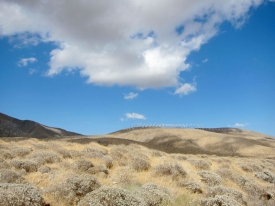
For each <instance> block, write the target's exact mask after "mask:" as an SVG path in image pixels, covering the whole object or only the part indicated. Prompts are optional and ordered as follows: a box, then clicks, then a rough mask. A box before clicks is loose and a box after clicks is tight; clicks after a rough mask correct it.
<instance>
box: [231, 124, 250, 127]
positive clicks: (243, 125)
mask: <svg viewBox="0 0 275 206" xmlns="http://www.w3.org/2000/svg"><path fill="white" fill-rule="evenodd" d="M247 125H248V123H236V124H235V125H234V126H235V127H245V126H247Z"/></svg>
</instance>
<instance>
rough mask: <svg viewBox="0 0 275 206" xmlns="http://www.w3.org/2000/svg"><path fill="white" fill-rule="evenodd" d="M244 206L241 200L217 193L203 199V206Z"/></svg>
mask: <svg viewBox="0 0 275 206" xmlns="http://www.w3.org/2000/svg"><path fill="white" fill-rule="evenodd" d="M216 205H217V206H218V205H220V206H223V205H224V206H242V205H241V204H240V203H239V202H237V201H236V200H234V199H233V198H231V197H229V196H226V195H216V196H215V197H209V198H206V199H202V200H201V206H216Z"/></svg>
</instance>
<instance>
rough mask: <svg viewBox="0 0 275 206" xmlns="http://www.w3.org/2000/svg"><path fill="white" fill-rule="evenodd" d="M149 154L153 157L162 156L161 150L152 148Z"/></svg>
mask: <svg viewBox="0 0 275 206" xmlns="http://www.w3.org/2000/svg"><path fill="white" fill-rule="evenodd" d="M151 154H152V156H153V157H162V156H164V153H163V152H160V151H154V150H153V151H152V152H151Z"/></svg>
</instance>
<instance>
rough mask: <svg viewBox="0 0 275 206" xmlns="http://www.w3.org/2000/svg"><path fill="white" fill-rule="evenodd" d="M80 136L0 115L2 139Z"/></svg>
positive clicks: (0, 135) (0, 134)
mask: <svg viewBox="0 0 275 206" xmlns="http://www.w3.org/2000/svg"><path fill="white" fill-rule="evenodd" d="M75 135H80V134H77V133H74V132H69V131H66V130H63V129H60V128H53V127H48V126H45V125H42V124H39V123H37V122H34V121H30V120H19V119H16V118H13V117H10V116H8V115H5V114H3V113H0V137H35V138H48V137H63V136H75Z"/></svg>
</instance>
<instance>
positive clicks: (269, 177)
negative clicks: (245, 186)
mask: <svg viewBox="0 0 275 206" xmlns="http://www.w3.org/2000/svg"><path fill="white" fill-rule="evenodd" d="M255 177H257V178H259V179H261V180H263V181H266V182H270V183H275V175H274V174H272V173H271V172H269V171H264V172H258V173H256V174H255Z"/></svg>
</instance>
